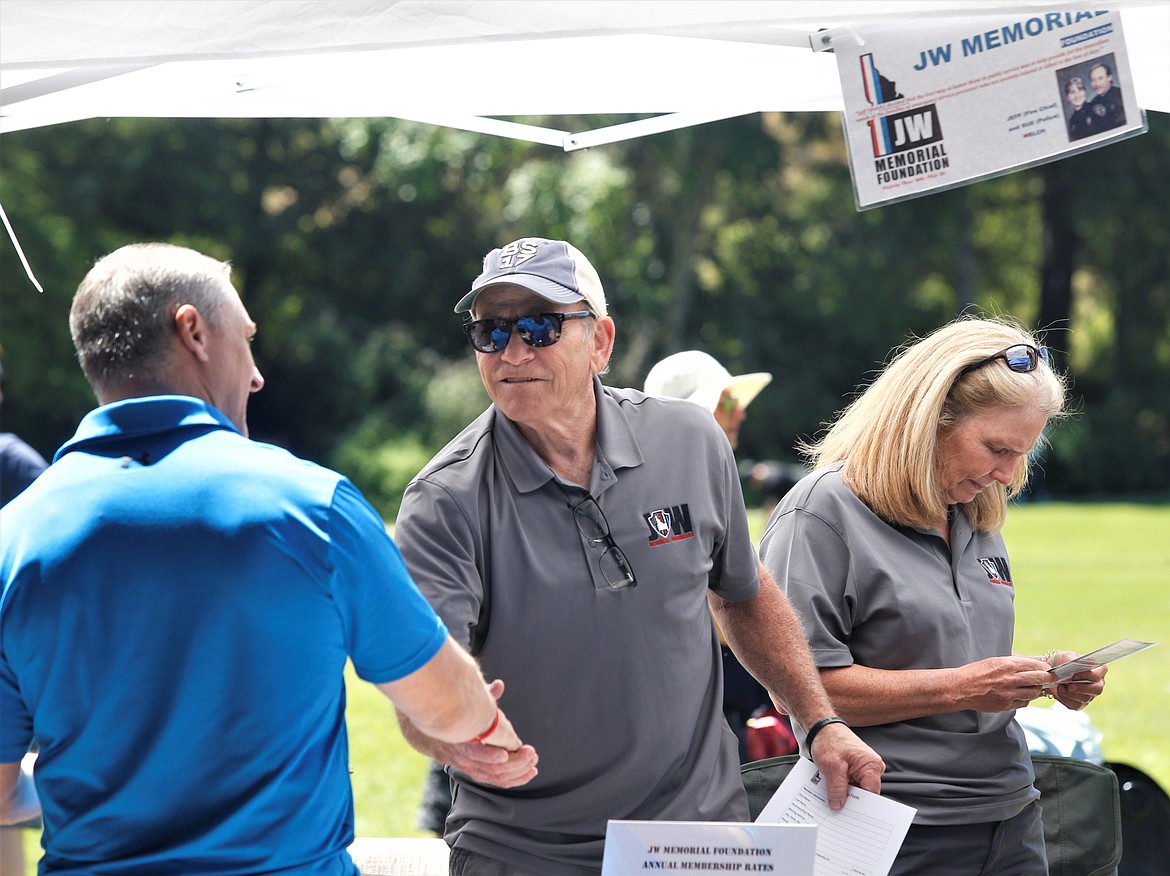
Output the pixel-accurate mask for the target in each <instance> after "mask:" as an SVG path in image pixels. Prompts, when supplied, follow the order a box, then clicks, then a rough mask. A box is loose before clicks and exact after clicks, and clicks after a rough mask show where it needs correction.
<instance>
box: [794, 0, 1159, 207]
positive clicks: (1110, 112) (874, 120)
mask: <svg viewBox="0 0 1170 876" xmlns="http://www.w3.org/2000/svg"><path fill="white" fill-rule="evenodd" d="M814 42H816V43H818V44H819V45H817V46H816V47H817V48H819V49H832V50H833V52H834V53H835V55H836V57H837V68H838V71H839V73H840V76H841V89H842V93H843V95H844V99H845V111H844V114H843V123H844V129H845V142H846V145H847V147H848V150H849V167H850V171H851V172H852V174H853V187H854V192H855V194H856V198H857V207H858V209H859V210H866V209H869V208H871V207H876V206H881V205H882V204H886V203H891V202H894V201H900V200H905V199H907V198H913V197H918V196H920V195H925V194H930V193H933V192H937V191H941V190H944V189H949V188H954V187H956V186H961V185H966V184H967V183H971V182H976V181H978V180H981V179H987V178H989V177H993V176H999V175H1001V174H1005V173H1009V172H1011V171H1015V170H1020V169H1022V168H1024V167H1029V166H1033V165H1037V164H1042V163H1044V162H1047V161H1054V160H1056V159H1059V158H1063V157H1065V156H1067V155H1070V154H1073V153H1076V152H1082V151H1085V150H1087V149H1093V148H1096V147H1098V146H1102V145H1105V144H1107V143H1111V142H1114V141H1116V140H1118V139H1122V138H1125V137H1131V136H1134V135H1136V134H1141V133H1143V132H1144V131H1145V130H1146V127H1147V125H1146V118H1145V113H1144V112H1143V111H1142V110H1141V108H1140V107H1139V106H1138V103H1137V99H1136V97H1135V95H1134V89H1133V81H1132V78H1131V77H1130V75H1129V74H1130V71H1129V60H1128V57H1127V55H1126V51H1125V42H1124V39H1123V37H1122V33H1121V16H1120V15H1119V14H1118V13H1117V12H1092V11H1080V12H1068V11H1065V12H1055V11H1046V12H1040V11H1038V12H1035V13H1032V14H1021V15H1020V16H1018V17H1016V18H1010V19H1008V18H1004V17H1002V16H997V17H979V18H950V19H947V18H941V19H933V20H930V21H924V22H909V23H899V24H897V25H893V24H891V25H880V26H876V27H873V28H869V29H864V30H854V29H852V28H834V29H833V30H829V31H825V32H823V33H821V34H819V35H817V37H815V38H814Z"/></svg>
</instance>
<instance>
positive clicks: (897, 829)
mask: <svg viewBox="0 0 1170 876" xmlns="http://www.w3.org/2000/svg"><path fill="white" fill-rule="evenodd" d="M917 811H918V810H916V809H915V808H914V807H913V806H907V805H905V804H904V803H898V802H897V801H896V800H891V799H890V798H888V797H881V796H879V795H877V794H871V793H870V792H869V791H866V790H863V789H862V788H856V787H853V786H850V788H849V799H848V800H847V801H846V802H845V808H844V809H840V810H838V811H837V812H834V811H833V810H832V809H830V808H829V796H828V791H827V789H826V788H825V783H824V780H823V779H822V778H821V774H820V771H819V770H817V768H816V765H815V764H813V762H812V761H811V760H809V759H808V758H806V757H802V758H800V760H798V761H797V762H796V764H795V765H794V766H793V767H792V771H791V772H790V773H789V774H788V776H787V777H786V778H785V779H784V781H783V783H781V785H780V787H779V788H777V789H776V793H775V794H773V795H772V799H771V800H769V801H768V803H767V805H765V806H764V808H763V810H761V812H760V814H759V816H758V817H757V818H756V823H757V824H759V823H760V822H779V823H781V824H788V823H801V824H815V825H816V826H817V828H818V831H817V861H816V869H815V870H814V871H813V873H814V876H839V874H850V876H886V874H888V873H889V872H890V867H891V866H893V863H894V858H895V857H897V855H898V849H900V848H901V847H902V840H904V839H905V838H906V831H907V830H909V829H910V822H911V821H913V820H914V813H915V812H917Z"/></svg>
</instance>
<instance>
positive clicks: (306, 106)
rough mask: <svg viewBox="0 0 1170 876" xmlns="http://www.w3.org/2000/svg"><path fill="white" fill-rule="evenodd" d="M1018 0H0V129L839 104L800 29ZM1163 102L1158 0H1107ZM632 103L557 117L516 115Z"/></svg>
mask: <svg viewBox="0 0 1170 876" xmlns="http://www.w3.org/2000/svg"><path fill="white" fill-rule="evenodd" d="M1101 5H1102V4H1099V3H1090V2H1081V0H1071V2H1066V3H1063V4H1055V5H1054V4H1051V3H1034V2H1020V0H1002V2H996V0H984V2H974V0H886V2H882V3H876V2H872V0H817V2H810V0H689V2H676V0H535V2H522V0H479V2H477V0H469V2H453V0H432V2H423V0H398V2H391V0H386V2H356V0H336V2H322V0H279V2H273V0H268V2H265V0H199V2H189V0H0V132H12V131H19V130H22V129H26V128H31V127H37V126H43V125H52V124H60V123H64V122H69V121H74V120H80V119H87V118H116V117H154V118H265V117H266V118H371V117H389V118H399V119H409V120H414V121H419V122H425V123H428V124H433V125H441V126H446V127H452V128H458V129H463V130H468V131H476V132H481V133H487V134H493V135H498V136H503V137H512V138H516V139H520V140H526V141H531V142H535V143H543V144H547V145H550V146H555V147H558V148H561V149H564V150H566V151H570V150H574V149H581V148H586V147H589V146H596V145H600V144H603V143H609V142H614V141H618V140H623V139H628V138H631V137H638V136H645V135H648V134H654V133H658V132H661V131H667V130H672V129H676V128H680V127H685V126H689V125H695V124H702V123H706V122H711V121H717V120H719V119H725V118H731V117H734V116H739V115H745V114H748V113H753V112H766V111H779V112H800V111H837V112H839V111H841V110H842V109H843V103H842V97H841V87H840V80H839V78H838V73H837V68H836V64H835V61H834V58H833V56H832V55H831V54H827V53H824V52H818V51H814V49H813V43H814V40H813V37H814V35H815V34H816V33H817V32H818V31H820V30H822V29H825V28H831V27H840V26H846V27H850V28H852V29H853V30H854V31H855V32H856V33H857V35H858V37H859V38H861V39H863V38H864V34H865V32H866V29H867V28H873V27H877V26H883V27H884V26H889V25H891V24H894V25H896V23H897V22H898V21H899V20H905V19H907V18H913V19H915V20H921V19H922V18H925V17H930V16H936V17H952V16H967V17H969V16H973V15H989V14H993V15H1003V16H1008V17H1014V16H1020V15H1034V14H1037V13H1038V12H1040V11H1044V10H1049V9H1060V10H1076V9H1096V8H1099V7H1100V6H1101ZM1108 5H1109V6H1110V7H1111V8H1118V9H1120V10H1121V14H1122V26H1123V30H1124V35H1125V39H1126V44H1127V46H1128V49H1129V55H1130V65H1131V71H1132V76H1133V78H1134V86H1135V90H1136V93H1137V97H1138V102H1139V103H1140V104H1141V105H1142V107H1143V108H1145V109H1147V110H1154V111H1158V112H1170V0H1115V2H1113V3H1111V4H1108ZM599 114H607V115H630V116H643V117H644V118H638V119H635V120H634V121H631V122H627V123H624V124H620V125H615V126H610V127H605V128H598V129H593V130H590V129H588V128H587V127H582V129H581V130H576V131H573V130H562V129H556V128H549V127H541V126H537V125H531V124H524V123H522V122H521V121H517V119H518V118H519V119H522V118H524V117H534V116H556V117H558V119H562V118H563V119H565V120H566V122H568V120H570V119H572V117H578V116H588V115H599Z"/></svg>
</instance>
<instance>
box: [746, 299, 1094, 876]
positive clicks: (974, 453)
mask: <svg viewBox="0 0 1170 876" xmlns="http://www.w3.org/2000/svg"><path fill="white" fill-rule="evenodd" d="M1065 391H1066V390H1065V385H1064V381H1063V379H1062V377H1061V376H1060V375H1058V374H1056V373H1055V372H1054V371H1053V370H1052V368H1051V367H1050V365H1049V361H1048V353H1047V351H1046V350H1045V348H1044V347H1043V346H1041V345H1040V342H1039V341H1038V340H1037V339H1036V338H1035V337H1033V336H1032V335H1031V334H1029V333H1028V332H1026V331H1024V330H1023V329H1022V328H1020V327H1019V326H1017V325H1015V324H1013V323H1011V322H1009V321H1006V320H989V319H976V318H970V317H965V318H961V319H959V320H956V321H954V322H952V323H950V324H949V325H946V326H944V327H943V328H941V329H939V330H938V331H936V332H934V333H933V334H931V335H930V336H928V337H926V338H925V339H922V340H920V341H918V342H917V343H914V344H912V345H910V346H908V347H906V348H905V349H903V350H902V351H901V352H900V353H899V354H898V355H897V356H896V357H895V358H894V359H893V360H892V361H891V363H890V364H889V366H888V367H887V368H886V369H885V370H884V372H883V373H882V374H881V375H880V376H879V377H878V378H877V379H876V380H875V381H874V382H873V383H872V384H871V385H870V386H869V387H868V388H867V389H866V390H865V392H864V393H863V394H862V395H860V396H859V397H858V398H857V399H856V400H855V401H854V402H853V403H852V404H851V405H849V406H848V407H847V408H846V409H845V410H844V411H843V412H842V413H841V414H840V415H839V416H838V418H837V419H836V421H835V422H834V423H833V424H832V426H831V427H830V428H829V430H828V432H827V433H826V434H825V435H824V436H823V437H822V438H821V439H820V440H819V441H817V442H816V443H814V444H811V445H809V446H806V447H805V448H804V450H805V451H806V453H807V455H808V457H809V459H810V460H811V461H812V463H813V465H814V471H813V472H812V473H811V474H810V475H808V476H806V477H805V478H804V479H803V480H801V481H800V483H798V484H797V486H796V487H795V488H793V490H792V491H791V492H789V493H788V494H787V495H786V496H785V497H784V499H783V500H782V501H781V502H780V504H779V505H778V506H777V508H776V510H775V511H774V512H773V515H772V517H771V519H770V520H769V522H768V527H767V530H766V532H765V534H764V537H763V540H762V542H761V547H760V550H761V556H762V559H763V562H764V565H765V567H766V568H767V569H768V570H769V571H770V572H771V573H772V575H773V576H774V577H775V578H776V580H777V581H778V582H779V583H780V585H781V587H783V588H784V589H785V591H786V593H787V594H788V598H789V599H790V600H791V602H792V604H793V606H794V607H795V608H796V610H797V613H798V614H799V615H800V617H801V619H802V621H803V623H804V626H805V632H806V633H807V634H808V637H809V640H810V644H811V647H812V652H813V659H814V660H815V661H816V663H817V666H818V667H819V668H820V671H821V678H822V679H823V680H824V683H825V688H826V690H828V692H829V695H830V697H831V698H832V700H833V703H834V705H835V707H836V708H837V711H838V712H839V714H840V715H841V716H843V717H844V718H846V719H847V720H848V721H849V723H850V725H851V726H853V727H855V728H856V730H857V733H858V735H859V736H861V738H862V739H864V740H865V741H866V742H868V743H869V744H870V745H872V746H873V747H874V749H875V750H876V751H877V752H878V753H879V754H880V755H881V756H882V758H883V759H884V760H885V762H886V772H885V774H884V776H883V778H882V791H883V793H884V794H885V795H887V796H889V797H892V798H894V799H897V800H900V801H901V802H903V803H906V804H908V805H910V806H914V807H915V808H916V809H917V814H916V816H915V819H914V824H913V826H912V827H911V829H910V832H909V834H908V835H907V837H906V841H905V842H904V843H903V846H902V849H901V851H900V853H899V856H898V859H897V861H896V863H895V864H894V867H893V869H892V870H891V871H890V872H891V873H893V874H897V876H907V874H924V876H925V874H930V876H935V874H943V873H945V874H947V876H974V874H987V876H991V874H995V876H1043V874H1046V873H1047V872H1048V868H1047V862H1046V860H1045V853H1044V835H1043V827H1042V825H1041V821H1040V811H1039V806H1038V805H1037V802H1036V800H1037V797H1038V792H1037V791H1036V789H1035V788H1034V787H1033V784H1032V783H1033V772H1032V764H1031V759H1030V757H1029V755H1028V748H1027V744H1026V743H1025V740H1024V734H1023V731H1022V730H1021V728H1020V727H1019V725H1018V724H1017V723H1016V722H1015V720H1014V714H1015V710H1016V709H1018V708H1021V707H1023V706H1026V705H1027V704H1028V703H1030V702H1031V701H1032V700H1034V699H1036V698H1037V697H1039V696H1041V695H1046V694H1051V695H1052V696H1055V698H1056V699H1057V700H1059V701H1060V702H1061V703H1062V704H1063V705H1064V706H1066V707H1067V708H1070V709H1082V708H1084V707H1085V706H1086V705H1088V704H1089V703H1090V702H1091V701H1092V700H1093V698H1094V697H1096V696H1097V695H1099V694H1100V693H1101V691H1102V690H1103V688H1104V674H1105V668H1104V667H1100V668H1098V669H1095V670H1092V671H1090V672H1083V673H1081V674H1079V675H1078V676H1075V679H1076V680H1077V681H1084V682H1087V683H1083V684H1062V685H1060V686H1058V687H1056V688H1055V689H1051V690H1050V689H1048V688H1045V687H1044V685H1045V683H1046V682H1047V681H1048V680H1049V678H1050V676H1049V674H1048V672H1047V670H1048V669H1049V667H1050V665H1051V663H1052V662H1056V661H1061V660H1063V659H1070V658H1072V657H1073V656H1075V654H1074V653H1073V652H1059V653H1056V654H1052V655H1049V656H1047V657H1046V658H1043V659H1041V658H1038V657H1017V656H1013V655H1012V632H1013V626H1014V621H1015V615H1014V608H1013V600H1014V587H1015V585H1014V583H1013V581H1012V575H1011V566H1010V564H1009V563H1008V557H1007V550H1006V549H1005V547H1004V543H1003V539H1002V538H1001V537H1000V528H1001V526H1002V525H1003V522H1004V517H1005V514H1006V511H1007V501H1008V499H1009V498H1010V497H1011V496H1013V495H1015V494H1016V493H1018V492H1019V491H1020V490H1021V489H1022V488H1023V487H1024V485H1025V483H1026V481H1027V477H1028V456H1029V454H1030V453H1031V451H1032V450H1033V448H1034V447H1035V446H1036V445H1037V444H1038V443H1039V442H1040V441H1041V440H1042V435H1043V431H1044V428H1045V426H1046V425H1047V424H1048V422H1049V421H1050V420H1052V419H1053V418H1055V417H1059V416H1061V414H1062V413H1063V411H1064V405H1065Z"/></svg>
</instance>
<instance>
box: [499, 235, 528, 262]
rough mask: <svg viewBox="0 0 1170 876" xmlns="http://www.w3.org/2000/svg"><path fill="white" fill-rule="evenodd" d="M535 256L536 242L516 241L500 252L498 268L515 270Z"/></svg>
mask: <svg viewBox="0 0 1170 876" xmlns="http://www.w3.org/2000/svg"><path fill="white" fill-rule="evenodd" d="M535 255H536V242H535V241H532V240H516V241H513V242H512V243H509V244H508V245H507V246H505V247H503V248H502V249H501V250H500V267H501V268H516V267H519V266H520V265H522V264H524V263H525V262H526V261H528V260H529V259H530V258H532V257H533V256H535Z"/></svg>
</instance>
